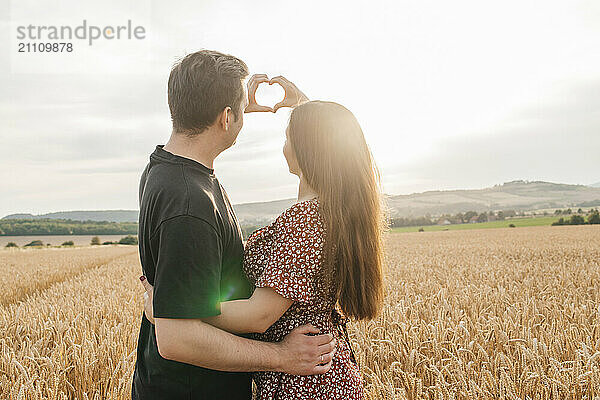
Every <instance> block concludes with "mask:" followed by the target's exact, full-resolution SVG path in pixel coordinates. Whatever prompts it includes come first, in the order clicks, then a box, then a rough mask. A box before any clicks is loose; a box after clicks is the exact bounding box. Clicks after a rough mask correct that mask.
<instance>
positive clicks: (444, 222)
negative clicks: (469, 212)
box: [437, 218, 452, 225]
mask: <svg viewBox="0 0 600 400" xmlns="http://www.w3.org/2000/svg"><path fill="white" fill-rule="evenodd" d="M451 223H452V222H450V221H448V220H447V219H446V218H440V219H439V220H438V222H437V224H438V225H450V224H451Z"/></svg>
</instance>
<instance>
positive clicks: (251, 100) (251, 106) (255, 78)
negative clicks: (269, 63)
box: [244, 74, 273, 113]
mask: <svg viewBox="0 0 600 400" xmlns="http://www.w3.org/2000/svg"><path fill="white" fill-rule="evenodd" d="M263 82H269V78H267V75H265V74H254V75H252V76H251V77H250V79H249V80H248V105H247V106H246V108H245V109H244V112H245V113H251V112H273V109H272V108H271V107H267V106H261V105H260V104H258V103H257V102H256V89H257V88H258V85H259V84H261V83H263Z"/></svg>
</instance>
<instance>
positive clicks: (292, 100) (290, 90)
mask: <svg viewBox="0 0 600 400" xmlns="http://www.w3.org/2000/svg"><path fill="white" fill-rule="evenodd" d="M274 83H278V84H279V85H281V87H282V88H283V90H284V91H285V97H284V98H283V100H281V101H280V102H279V103H277V104H275V106H274V107H273V112H277V110H279V109H280V108H281V107H296V106H299V105H300V104H302V103H305V102H307V101H308V97H307V96H306V95H305V94H304V93H302V92H301V91H300V89H298V87H297V86H296V85H294V84H293V83H292V82H290V81H289V80H287V79H286V78H284V77H283V76H281V75H280V76H276V77H275V78H271V79H270V80H269V85H272V84H274Z"/></svg>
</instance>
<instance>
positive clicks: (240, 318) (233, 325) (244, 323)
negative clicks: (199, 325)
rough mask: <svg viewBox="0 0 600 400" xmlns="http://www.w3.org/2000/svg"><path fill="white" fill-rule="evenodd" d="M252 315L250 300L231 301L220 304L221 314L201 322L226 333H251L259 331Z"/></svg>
mask: <svg viewBox="0 0 600 400" xmlns="http://www.w3.org/2000/svg"><path fill="white" fill-rule="evenodd" d="M254 314H255V313H254V310H253V307H252V304H251V301H250V299H244V300H232V301H226V302H223V303H221V314H219V315H216V316H214V317H207V318H202V320H203V321H204V322H206V323H208V324H211V325H212V326H215V327H217V328H219V329H223V330H224V331H227V332H231V333H253V332H259V331H260V330H257V325H258V323H257V322H259V321H257V318H256V316H255V315H254Z"/></svg>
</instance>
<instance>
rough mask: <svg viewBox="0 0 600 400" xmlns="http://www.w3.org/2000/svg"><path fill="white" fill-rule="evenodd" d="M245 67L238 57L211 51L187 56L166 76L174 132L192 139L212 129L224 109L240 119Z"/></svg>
mask: <svg viewBox="0 0 600 400" xmlns="http://www.w3.org/2000/svg"><path fill="white" fill-rule="evenodd" d="M247 76H248V67H247V66H246V64H245V63H244V62H243V61H242V60H240V59H239V58H237V57H234V56H231V55H228V54H223V53H219V52H218V51H213V50H201V51H197V52H195V53H191V54H188V55H187V56H185V57H184V58H183V59H181V60H180V61H179V62H178V63H177V64H175V65H174V66H173V69H172V70H171V75H169V89H168V97H169V109H170V110H171V120H172V121H173V129H174V131H175V132H178V133H186V134H188V135H195V134H198V133H200V132H202V131H203V130H205V129H206V128H207V127H209V126H210V125H212V124H213V123H214V122H215V120H216V119H217V116H218V115H219V114H220V113H221V112H222V111H223V109H224V108H225V107H228V106H229V107H231V109H232V111H233V115H234V117H235V120H236V121H237V119H238V118H239V115H238V114H239V112H238V111H239V110H240V104H241V102H242V100H243V96H244V88H243V82H242V81H243V80H244V79H245V78H246V77H247Z"/></svg>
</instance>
